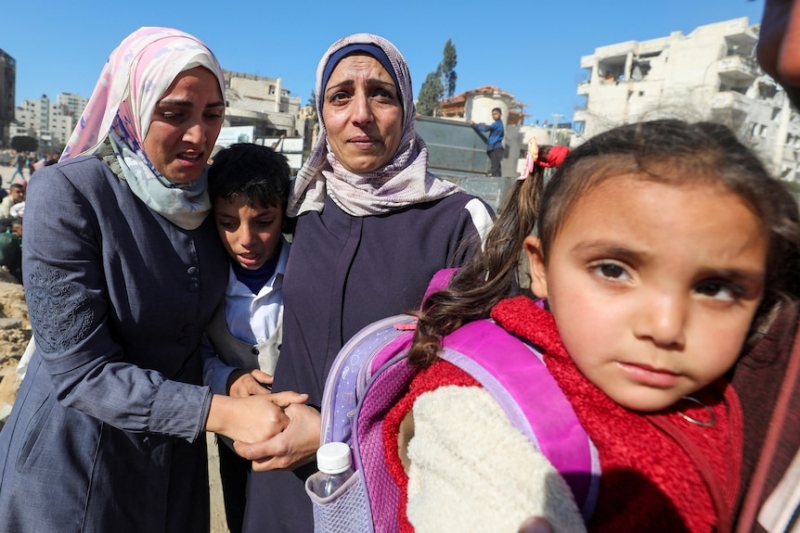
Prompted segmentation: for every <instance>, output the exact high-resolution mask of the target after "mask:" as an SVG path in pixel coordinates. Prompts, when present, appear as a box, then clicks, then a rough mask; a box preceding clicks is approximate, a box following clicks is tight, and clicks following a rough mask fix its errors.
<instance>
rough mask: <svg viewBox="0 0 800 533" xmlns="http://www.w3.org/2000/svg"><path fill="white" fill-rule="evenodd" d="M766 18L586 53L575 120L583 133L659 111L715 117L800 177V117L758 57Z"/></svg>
mask: <svg viewBox="0 0 800 533" xmlns="http://www.w3.org/2000/svg"><path fill="white" fill-rule="evenodd" d="M758 30H759V25H758V24H748V20H747V18H746V17H743V18H739V19H734V20H729V21H724V22H718V23H715V24H709V25H706V26H700V27H698V28H696V29H695V30H693V31H692V32H691V33H689V34H688V35H684V34H683V33H682V32H679V31H676V32H673V33H672V34H670V35H669V36H668V37H661V38H657V39H651V40H647V41H627V42H623V43H618V44H612V45H609V46H603V47H600V48H597V49H595V51H594V54H591V55H587V56H583V57H582V58H581V68H583V69H585V70H586V71H588V77H587V79H586V80H584V81H582V82H580V83H579V84H578V94H579V95H583V96H586V103H585V105H583V106H580V107H579V108H576V110H575V114H574V120H573V122H574V123H575V124H576V128H577V129H578V130H579V131H580V132H581V136H582V137H583V138H588V137H590V136H592V135H595V134H597V133H600V132H602V131H605V130H607V129H609V128H612V127H614V126H617V125H619V124H625V123H630V122H637V121H641V120H651V119H656V118H680V119H684V120H689V121H697V120H713V121H715V122H720V123H723V124H725V125H726V126H728V127H730V128H731V129H733V130H734V131H735V132H736V133H737V135H739V137H740V139H741V140H742V141H744V142H745V143H746V144H747V145H749V146H752V147H753V148H754V149H755V150H756V151H757V152H758V153H759V155H760V156H761V158H762V159H763V160H764V162H765V163H766V164H767V165H769V166H770V167H771V169H772V170H773V172H775V174H776V175H779V176H780V177H782V178H783V179H788V180H799V179H800V174H798V173H799V172H800V166H798V163H800V117H799V116H798V114H797V113H796V112H795V111H793V110H792V108H791V107H790V104H789V101H788V99H787V98H786V94H785V93H784V91H783V90H782V89H781V87H780V86H778V85H777V84H776V82H775V81H774V80H773V79H772V78H770V77H769V76H767V75H766V74H764V73H763V72H762V71H761V69H760V68H759V66H758V64H757V63H756V60H755V47H756V43H757V41H758Z"/></svg>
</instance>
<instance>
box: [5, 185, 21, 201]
mask: <svg viewBox="0 0 800 533" xmlns="http://www.w3.org/2000/svg"><path fill="white" fill-rule="evenodd" d="M8 194H9V195H10V196H11V198H13V199H14V201H15V202H21V201H22V200H24V199H25V189H21V188H13V189H11V190H10V191H9V192H8Z"/></svg>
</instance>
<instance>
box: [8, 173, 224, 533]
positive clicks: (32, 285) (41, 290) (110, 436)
mask: <svg viewBox="0 0 800 533" xmlns="http://www.w3.org/2000/svg"><path fill="white" fill-rule="evenodd" d="M227 268H228V262H227V258H226V256H225V253H224V251H223V250H222V248H221V245H220V244H219V240H218V237H217V236H216V233H215V229H214V225H213V220H212V217H208V218H207V219H206V220H205V222H204V223H203V224H202V225H201V226H200V227H199V228H198V229H197V230H193V231H185V230H182V229H180V228H178V227H176V226H174V225H173V224H171V223H170V222H168V221H167V220H166V219H164V218H163V217H161V216H160V215H158V214H156V213H155V212H153V211H151V210H150V209H149V208H148V207H146V206H145V205H144V203H143V202H141V201H140V200H139V199H138V198H136V197H135V196H134V195H133V194H132V193H131V191H130V189H129V188H128V186H127V184H126V183H125V182H124V181H121V180H120V179H118V178H117V177H116V176H114V174H113V173H112V172H111V171H110V170H109V168H108V167H107V166H106V165H105V164H104V163H103V162H102V161H100V159H98V158H96V157H80V158H76V159H74V160H70V161H67V162H65V163H62V164H58V165H54V166H52V167H46V168H44V169H42V170H39V171H38V172H37V173H36V175H35V176H34V177H33V179H31V183H30V186H29V189H28V198H27V204H26V211H25V240H24V263H23V276H24V285H25V291H26V298H27V301H28V308H29V313H30V316H31V322H32V324H33V330H34V335H35V337H36V341H37V350H36V353H35V354H34V356H33V359H32V361H31V364H30V367H29V369H28V372H27V376H26V378H25V380H24V382H23V384H22V387H21V389H20V391H19V394H18V397H17V401H16V404H15V406H14V410H13V413H12V415H11V417H10V419H9V421H8V422H7V424H6V426H5V427H4V428H3V430H2V432H0V531H2V532H14V533H24V532H37V533H41V532H56V531H57V532H59V533H67V532H79V531H80V532H98V533H107V532H111V531H114V532H117V533H119V532H148V533H158V532H167V531H207V530H208V527H209V526H208V523H209V516H208V514H209V511H208V488H207V476H208V473H207V467H206V453H205V439H203V438H201V437H202V435H203V427H204V425H205V419H206V417H207V414H208V408H209V403H210V399H211V395H210V391H209V389H208V388H206V387H202V386H199V384H200V383H202V362H201V359H200V355H199V346H200V341H201V334H202V328H203V326H204V325H205V324H206V323H207V322H208V321H209V319H210V317H211V315H212V313H213V311H214V308H215V307H216V306H217V304H218V302H219V301H220V298H221V297H222V293H223V290H224V287H225V281H226V276H227Z"/></svg>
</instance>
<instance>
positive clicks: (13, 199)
mask: <svg viewBox="0 0 800 533" xmlns="http://www.w3.org/2000/svg"><path fill="white" fill-rule="evenodd" d="M24 201H25V185H23V184H22V183H12V184H11V185H10V186H9V187H8V196H6V197H5V198H3V200H2V201H0V218H7V217H10V216H11V208H12V207H14V206H15V205H17V204H19V203H21V202H24Z"/></svg>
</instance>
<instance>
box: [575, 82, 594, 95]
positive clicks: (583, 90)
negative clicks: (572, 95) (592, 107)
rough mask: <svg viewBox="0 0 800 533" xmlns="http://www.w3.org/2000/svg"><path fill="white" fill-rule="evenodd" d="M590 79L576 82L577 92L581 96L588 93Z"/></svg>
mask: <svg viewBox="0 0 800 533" xmlns="http://www.w3.org/2000/svg"><path fill="white" fill-rule="evenodd" d="M591 85H592V83H591V81H590V80H583V81H582V82H580V83H579V84H578V94H579V95H581V96H586V95H588V94H589V89H590V88H591Z"/></svg>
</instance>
